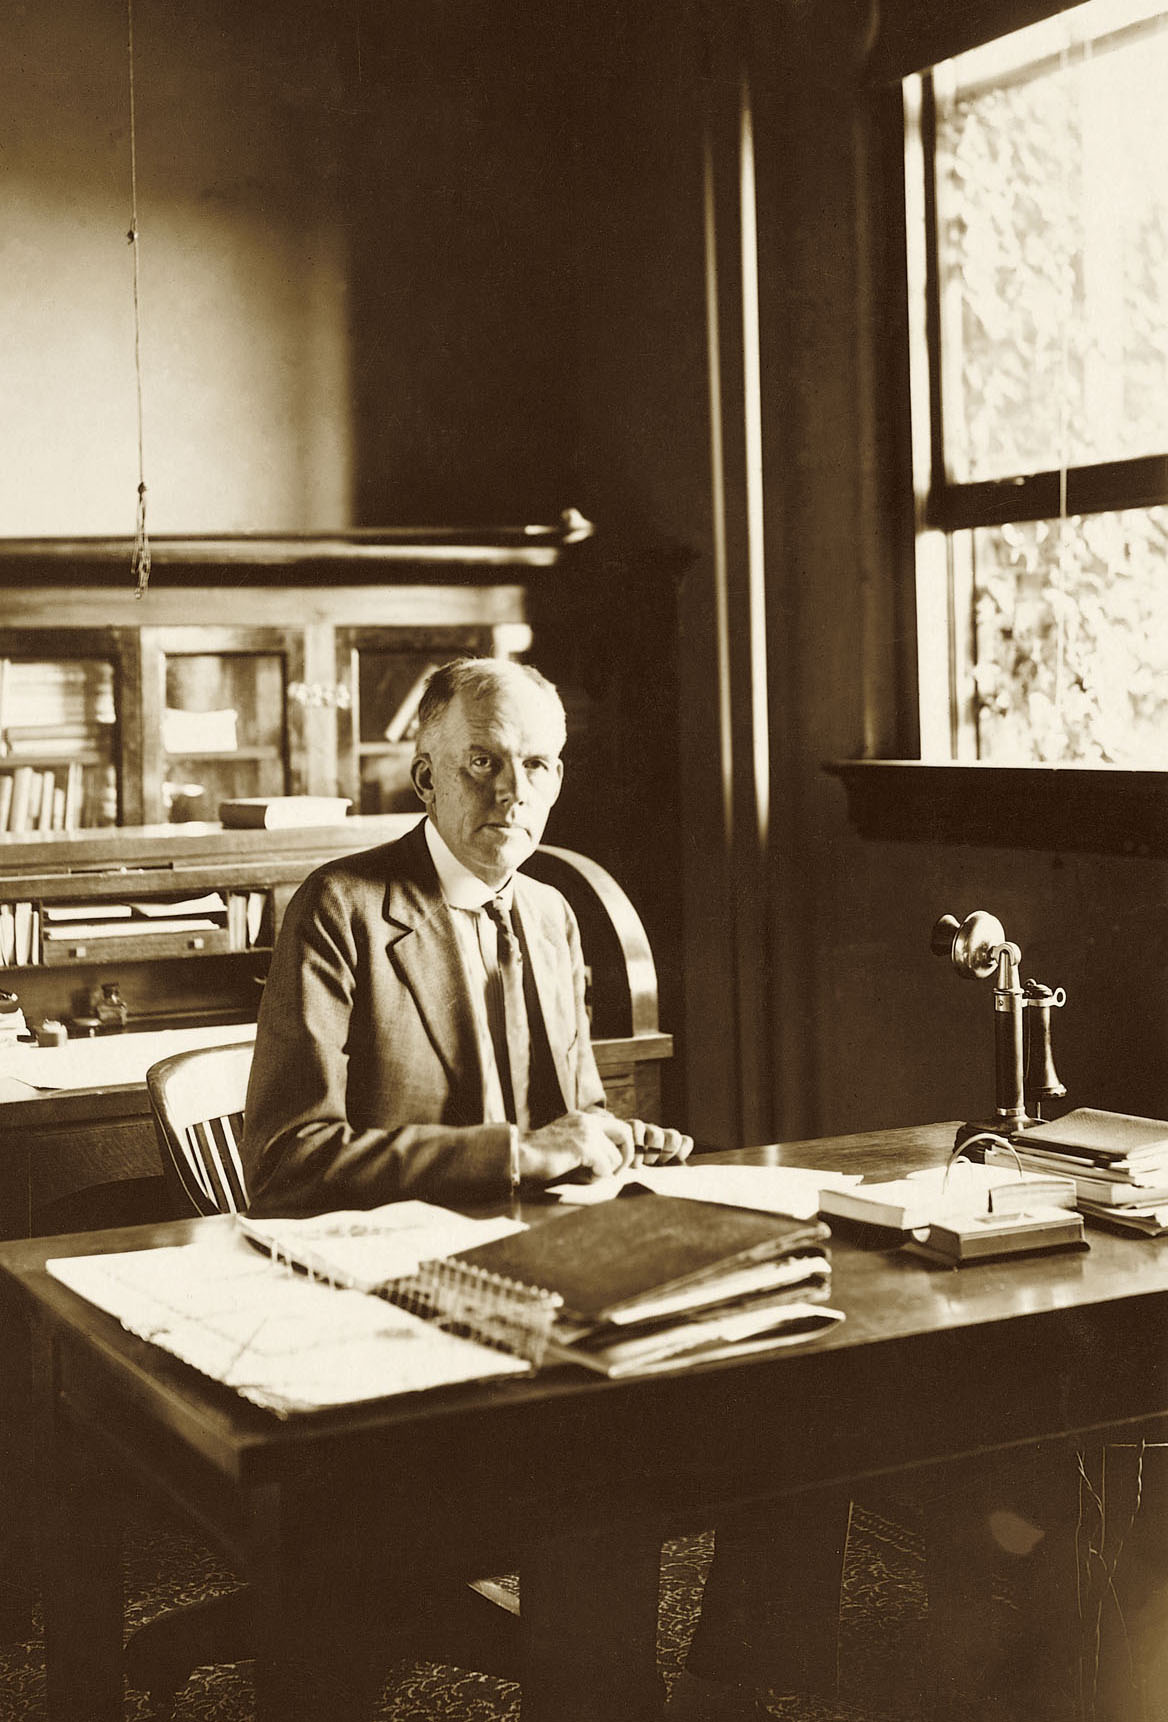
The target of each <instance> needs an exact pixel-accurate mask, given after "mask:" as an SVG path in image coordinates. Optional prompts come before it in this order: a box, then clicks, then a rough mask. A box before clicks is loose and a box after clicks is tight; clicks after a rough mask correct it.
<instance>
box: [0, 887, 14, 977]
mask: <svg viewBox="0 0 1168 1722" xmlns="http://www.w3.org/2000/svg"><path fill="white" fill-rule="evenodd" d="M15 961H16V922H15V918H14V915H13V905H12V904H11V903H0V967H3V968H8V967H10V966H11V965H12V964H13V963H14V962H15Z"/></svg>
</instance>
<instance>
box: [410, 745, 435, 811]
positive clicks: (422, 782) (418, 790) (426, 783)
mask: <svg viewBox="0 0 1168 1722" xmlns="http://www.w3.org/2000/svg"><path fill="white" fill-rule="evenodd" d="M410 782H411V783H412V784H413V786H414V792H415V794H416V795H417V797H418V800H419V801H422V802H424V803H425V804H426V806H427V807H429V805H430V802H431V801H432V800H433V798H434V769H433V767H432V766H431V764H430V756H429V754H428V753H419V754H415V756H414V759H413V761H412V763H411V765H410Z"/></svg>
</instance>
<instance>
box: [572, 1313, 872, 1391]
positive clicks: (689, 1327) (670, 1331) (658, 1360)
mask: <svg viewBox="0 0 1168 1722" xmlns="http://www.w3.org/2000/svg"><path fill="white" fill-rule="evenodd" d="M826 1296H827V1293H826V1292H822V1293H819V1294H816V1295H808V1294H806V1293H802V1292H798V1291H796V1292H791V1293H788V1294H786V1295H785V1296H784V1295H781V1294H779V1295H776V1296H775V1297H773V1298H770V1299H768V1300H766V1301H765V1302H753V1303H751V1304H750V1305H748V1306H746V1307H745V1308H738V1309H731V1308H726V1307H719V1308H718V1309H717V1310H714V1311H710V1312H706V1313H703V1314H701V1315H697V1316H694V1317H693V1318H692V1319H691V1320H689V1321H685V1322H674V1323H670V1324H668V1325H662V1324H660V1323H654V1324H653V1325H652V1326H651V1327H650V1328H648V1329H647V1330H646V1331H644V1332H640V1333H635V1334H631V1335H629V1334H620V1335H618V1336H616V1337H614V1338H612V1339H601V1338H599V1337H598V1336H597V1335H590V1336H589V1337H588V1338H587V1339H586V1340H584V1341H582V1342H578V1343H577V1344H575V1345H558V1344H557V1343H556V1341H555V1339H554V1338H553V1339H552V1341H551V1342H550V1344H549V1346H548V1355H549V1356H550V1357H552V1358H553V1359H555V1360H556V1361H558V1362H561V1363H578V1364H581V1365H582V1366H583V1367H584V1368H585V1369H592V1370H595V1371H596V1372H597V1373H598V1374H600V1375H606V1376H608V1377H609V1379H610V1380H612V1381H620V1380H622V1379H624V1378H626V1377H629V1376H634V1375H655V1374H657V1373H659V1372H660V1371H662V1370H665V1369H677V1368H679V1367H680V1366H681V1365H683V1364H684V1365H686V1366H688V1365H690V1364H694V1363H717V1362H719V1361H720V1360H722V1359H724V1358H731V1357H734V1358H740V1357H747V1356H750V1355H751V1354H753V1353H757V1352H761V1351H774V1350H776V1349H779V1348H781V1347H783V1346H785V1345H791V1344H794V1343H795V1342H796V1341H800V1340H803V1339H805V1338H807V1337H808V1336H809V1335H811V1334H815V1333H821V1332H823V1330H824V1329H825V1328H828V1327H832V1326H834V1325H835V1324H836V1323H837V1322H841V1321H843V1319H844V1312H843V1310H840V1309H833V1308H831V1307H830V1305H828V1304H827V1303H826V1302H825V1301H820V1299H821V1298H822V1299H826Z"/></svg>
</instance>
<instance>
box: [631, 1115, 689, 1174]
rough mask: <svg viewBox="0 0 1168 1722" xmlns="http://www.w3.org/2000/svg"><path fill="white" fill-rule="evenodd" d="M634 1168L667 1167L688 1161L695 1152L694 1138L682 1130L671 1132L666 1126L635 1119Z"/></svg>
mask: <svg viewBox="0 0 1168 1722" xmlns="http://www.w3.org/2000/svg"><path fill="white" fill-rule="evenodd" d="M633 1144H634V1149H633V1164H634V1166H640V1165H645V1166H666V1165H669V1164H671V1163H679V1162H681V1161H682V1160H688V1159H689V1157H690V1155H691V1153H692V1152H693V1137H692V1136H683V1135H682V1133H681V1131H680V1130H670V1129H669V1128H668V1127H667V1126H666V1125H664V1124H642V1122H641V1120H640V1119H639V1118H634V1119H633Z"/></svg>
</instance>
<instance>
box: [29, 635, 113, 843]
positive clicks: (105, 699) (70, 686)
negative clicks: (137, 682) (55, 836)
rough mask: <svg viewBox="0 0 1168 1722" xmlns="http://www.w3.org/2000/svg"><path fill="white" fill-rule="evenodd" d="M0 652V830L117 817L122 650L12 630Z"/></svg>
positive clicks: (47, 828) (76, 826)
mask: <svg viewBox="0 0 1168 1722" xmlns="http://www.w3.org/2000/svg"><path fill="white" fill-rule="evenodd" d="M4 648H5V649H4V652H3V655H0V831H13V832H17V833H22V832H25V833H31V832H42V831H43V832H51V831H80V830H84V829H89V828H93V827H100V826H105V825H116V824H118V822H119V819H120V816H121V807H120V800H119V791H120V783H121V724H120V713H119V691H120V688H121V686H122V675H121V668H122V666H121V663H120V655H119V653H118V651H117V649H116V647H115V646H113V645H112V644H111V642H110V641H109V639H108V638H98V637H93V636H90V635H88V634H86V635H84V636H74V637H73V638H71V639H70V640H69V641H68V642H67V644H66V646H65V648H64V650H63V651H61V653H60V655H56V654H54V655H53V656H50V655H49V653H48V651H47V649H46V641H45V639H44V637H43V636H42V637H40V638H38V637H37V636H35V635H31V634H29V635H15V636H10V637H8V638H7V639H6V640H5V642H4Z"/></svg>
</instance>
